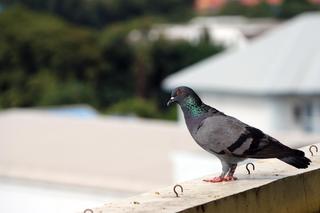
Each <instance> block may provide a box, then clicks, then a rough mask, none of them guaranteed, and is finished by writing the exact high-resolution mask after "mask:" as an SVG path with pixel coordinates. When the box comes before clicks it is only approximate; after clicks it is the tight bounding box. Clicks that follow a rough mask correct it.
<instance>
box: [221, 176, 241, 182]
mask: <svg viewBox="0 0 320 213" xmlns="http://www.w3.org/2000/svg"><path fill="white" fill-rule="evenodd" d="M223 180H224V181H233V180H238V178H237V177H234V176H226V177H224V178H223Z"/></svg>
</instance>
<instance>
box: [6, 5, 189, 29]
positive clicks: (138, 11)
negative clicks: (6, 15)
mask: <svg viewBox="0 0 320 213" xmlns="http://www.w3.org/2000/svg"><path fill="white" fill-rule="evenodd" d="M0 2H2V3H4V4H5V5H15V4H21V5H24V6H27V7H28V8H30V9H34V10H38V11H45V12H50V13H51V14H55V15H59V16H61V17H63V18H64V19H66V20H68V21H70V22H73V23H75V24H79V25H87V26H93V27H98V28H101V27H104V26H105V25H106V24H109V23H113V22H115V21H121V20H128V19H131V18H135V17H139V16H143V15H153V16H154V15H165V16H167V17H171V18H174V19H180V18H183V17H188V16H190V14H192V5H193V0H184V1H181V0H161V1H150V0H130V1H128V0H0Z"/></svg>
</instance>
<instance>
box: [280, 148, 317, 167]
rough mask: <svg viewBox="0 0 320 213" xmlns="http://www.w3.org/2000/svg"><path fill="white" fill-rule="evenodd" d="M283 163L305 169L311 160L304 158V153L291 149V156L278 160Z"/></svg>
mask: <svg viewBox="0 0 320 213" xmlns="http://www.w3.org/2000/svg"><path fill="white" fill-rule="evenodd" d="M279 160H282V161H283V162H285V163H287V164H290V165H291V166H294V167H296V168H298V169H305V168H307V167H308V166H309V165H310V162H311V160H310V159H309V158H306V157H305V156H304V152H303V151H300V150H295V149H292V154H291V155H289V156H286V157H282V158H279Z"/></svg>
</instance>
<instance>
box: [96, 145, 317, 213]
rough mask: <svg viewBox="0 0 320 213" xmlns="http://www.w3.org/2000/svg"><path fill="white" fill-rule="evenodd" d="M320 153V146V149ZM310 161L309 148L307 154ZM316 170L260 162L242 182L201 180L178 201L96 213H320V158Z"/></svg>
mask: <svg viewBox="0 0 320 213" xmlns="http://www.w3.org/2000/svg"><path fill="white" fill-rule="evenodd" d="M317 146H318V147H320V144H317ZM302 150H304V151H305V152H306V154H307V156H310V153H309V151H308V150H307V148H303V149H302ZM310 158H311V160H312V165H311V166H310V167H309V168H308V169H304V170H298V169H295V168H293V167H291V166H289V165H286V164H285V163H283V162H281V161H279V160H276V159H268V160H258V161H255V165H256V171H254V172H253V174H251V175H247V174H246V170H245V168H244V166H240V168H239V169H238V171H237V172H236V174H237V176H238V177H239V180H238V181H234V182H226V183H206V182H203V181H202V179H198V180H192V181H188V182H184V183H181V185H182V186H183V188H184V192H183V194H182V195H181V196H180V197H178V198H177V197H176V196H175V194H174V192H173V191H172V187H173V186H170V187H167V188H163V189H160V190H155V191H153V192H149V193H145V194H142V195H139V196H136V197H131V198H129V199H126V200H121V201H117V202H112V203H108V204H105V205H104V206H103V207H100V208H96V209H93V210H94V212H99V213H107V212H113V213H117V212H186V213H197V212H215V213H216V212H230V213H231V212H232V213H234V212H246V213H247V212H254V213H256V212H259V213H260V212H277V213H282V212H286V213H287V212H290V213H291V212H320V154H319V153H317V154H316V155H315V156H313V157H310Z"/></svg>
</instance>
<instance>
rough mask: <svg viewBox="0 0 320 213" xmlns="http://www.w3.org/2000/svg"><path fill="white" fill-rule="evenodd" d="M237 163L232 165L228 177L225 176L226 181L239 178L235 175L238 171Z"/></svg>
mask: <svg viewBox="0 0 320 213" xmlns="http://www.w3.org/2000/svg"><path fill="white" fill-rule="evenodd" d="M236 168H237V164H232V165H230V170H229V173H228V175H227V176H226V177H224V181H231V180H237V179H238V178H236V177H234V176H233V174H234V172H235V171H236Z"/></svg>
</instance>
